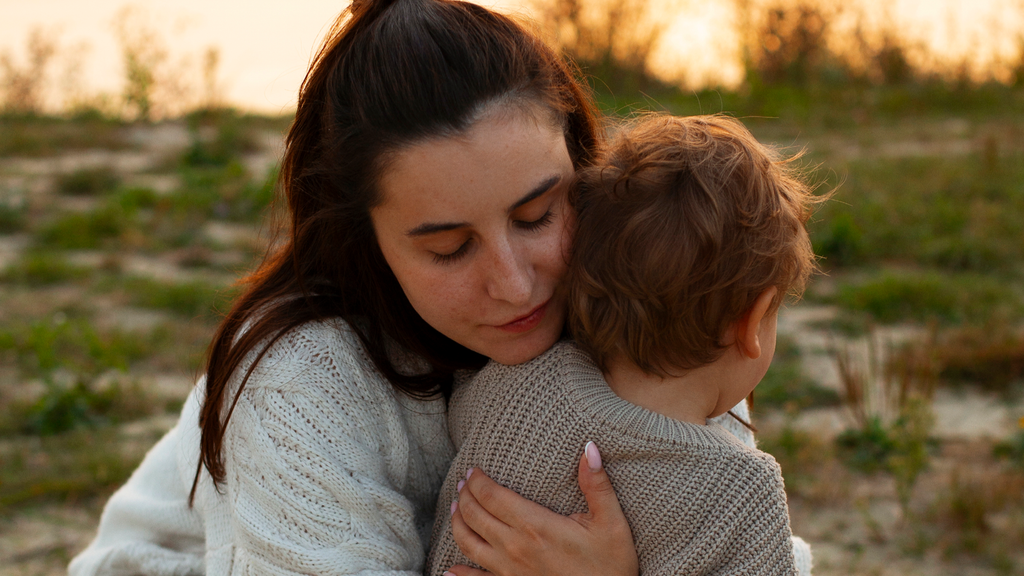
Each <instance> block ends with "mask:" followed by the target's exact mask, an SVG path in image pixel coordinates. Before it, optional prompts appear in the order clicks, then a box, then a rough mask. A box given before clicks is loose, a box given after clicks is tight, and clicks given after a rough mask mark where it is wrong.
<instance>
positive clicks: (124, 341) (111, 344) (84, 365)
mask: <svg viewBox="0 0 1024 576" xmlns="http://www.w3.org/2000/svg"><path fill="white" fill-rule="evenodd" d="M159 340H160V339H159V335H158V334H157V335H154V336H153V337H152V338H147V337H139V335H138V334H133V333H127V332H121V331H119V330H98V329H96V328H95V327H94V326H93V325H92V323H90V322H89V321H88V320H87V319H86V318H70V319H69V318H67V317H66V316H65V315H64V314H62V313H57V314H56V315H55V316H54V317H53V318H45V319H38V320H34V321H31V322H24V323H15V324H9V325H6V326H2V327H0V358H3V357H5V356H6V357H7V359H8V360H10V362H11V363H10V364H9V365H16V366H18V367H19V368H20V369H21V371H22V374H23V375H24V376H28V377H46V376H47V375H48V374H51V373H53V372H54V371H55V370H58V369H65V370H68V371H70V372H71V373H73V374H76V375H79V376H83V377H94V376H98V375H99V374H101V373H103V372H105V371H107V370H119V371H126V370H127V369H128V368H129V367H130V366H131V365H132V364H133V363H135V362H138V361H140V360H142V359H143V358H145V357H147V356H149V355H151V354H152V353H153V351H154V347H155V346H158V345H159V344H160V341H159Z"/></svg>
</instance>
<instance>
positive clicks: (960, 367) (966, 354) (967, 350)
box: [936, 323, 1024, 397]
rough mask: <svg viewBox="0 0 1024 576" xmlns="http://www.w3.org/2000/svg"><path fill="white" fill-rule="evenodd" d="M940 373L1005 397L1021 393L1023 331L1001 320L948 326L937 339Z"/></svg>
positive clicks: (1023, 360) (948, 378)
mask: <svg viewBox="0 0 1024 576" xmlns="http://www.w3.org/2000/svg"><path fill="white" fill-rule="evenodd" d="M936 353H937V354H938V355H939V357H940V358H941V359H942V376H943V377H944V378H946V379H947V380H949V381H952V382H958V383H969V384H972V385H975V386H978V387H980V388H982V389H985V390H992V391H996V392H1000V393H1001V394H1003V395H1004V396H1006V397H1010V396H1013V395H1014V394H1019V393H1020V391H1021V390H1020V387H1019V385H1018V383H1019V382H1020V381H1021V380H1022V379H1024V335H1021V334H1020V333H1019V332H1017V331H1016V330H1015V329H1013V327H1011V326H1007V325H1005V324H1003V323H995V324H989V325H986V326H980V327H964V328H959V329H955V330H950V331H949V332H947V333H945V334H944V335H943V338H942V339H941V340H940V341H939V342H938V345H937V350H936Z"/></svg>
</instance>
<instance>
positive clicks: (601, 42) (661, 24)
mask: <svg viewBox="0 0 1024 576" xmlns="http://www.w3.org/2000/svg"><path fill="white" fill-rule="evenodd" d="M681 3H682V0H666V1H663V2H658V3H657V8H658V13H654V11H653V10H652V7H653V5H654V2H652V0H547V1H544V0H534V7H535V9H536V14H537V20H538V21H539V22H540V23H541V27H542V31H543V32H544V33H545V34H546V35H547V36H548V38H550V39H551V40H552V41H553V42H554V43H555V44H556V45H557V46H559V47H560V48H561V49H562V50H564V51H565V52H566V53H568V54H569V55H570V56H571V57H572V58H573V59H574V60H576V62H577V63H578V64H579V65H580V66H581V67H582V68H584V69H585V70H586V72H587V73H589V74H591V75H593V76H596V77H598V78H600V79H601V80H602V81H603V82H604V83H605V84H606V85H607V87H608V88H610V89H611V90H612V91H637V90H644V89H647V88H649V87H650V86H652V85H654V84H656V83H657V80H655V79H654V77H653V75H652V74H651V72H650V69H649V67H648V64H649V60H650V57H651V54H652V52H653V51H654V49H655V48H656V47H657V46H658V43H659V41H660V40H661V39H662V37H663V35H664V33H665V28H666V25H667V23H668V22H669V21H670V19H668V18H665V17H664V15H665V14H672V13H675V12H676V11H678V10H679V9H680V4H681Z"/></svg>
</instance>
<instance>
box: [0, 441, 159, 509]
mask: <svg viewBox="0 0 1024 576" xmlns="http://www.w3.org/2000/svg"><path fill="white" fill-rule="evenodd" d="M151 442H152V440H149V441H147V442H143V443H141V445H140V446H130V445H129V446H126V445H125V443H124V441H123V440H122V439H121V437H120V434H119V433H118V431H117V430H116V429H113V428H102V429H97V430H87V429H83V430H76V431H73V432H69V433H65V434H61V435H57V436H50V437H43V438H32V437H27V438H20V439H17V440H14V441H9V442H7V443H5V445H4V447H3V449H2V450H3V452H0V459H2V460H3V462H4V465H3V466H0V509H6V510H10V509H11V508H13V507H15V506H23V505H26V504H29V503H31V502H38V501H45V500H64V501H73V500H76V499H79V498H85V497H89V496H97V495H104V494H108V493H110V492H111V491H112V490H113V489H114V488H115V487H117V486H119V485H121V484H123V483H124V482H125V480H127V479H128V476H130V475H131V473H132V471H133V470H134V469H135V467H136V466H138V464H139V462H140V461H141V460H142V456H143V455H144V454H145V450H146V449H148V447H149V445H150V444H151ZM126 448H127V449H126Z"/></svg>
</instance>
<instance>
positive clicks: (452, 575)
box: [441, 572, 455, 576]
mask: <svg viewBox="0 0 1024 576" xmlns="http://www.w3.org/2000/svg"><path fill="white" fill-rule="evenodd" d="M441 576H455V572H445V573H444V574H441Z"/></svg>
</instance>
